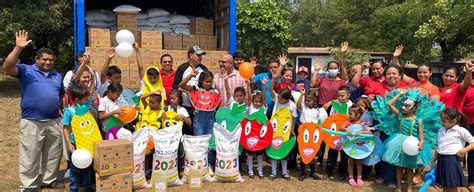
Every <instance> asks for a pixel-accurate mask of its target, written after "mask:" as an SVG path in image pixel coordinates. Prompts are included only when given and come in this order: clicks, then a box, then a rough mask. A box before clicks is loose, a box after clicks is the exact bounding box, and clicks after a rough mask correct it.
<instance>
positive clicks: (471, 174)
mask: <svg viewBox="0 0 474 192" xmlns="http://www.w3.org/2000/svg"><path fill="white" fill-rule="evenodd" d="M462 111H463V112H464V114H466V116H467V118H468V120H469V132H471V134H472V135H474V81H471V85H470V86H469V88H468V89H467V92H466V96H465V98H464V102H463V105H462ZM466 128H467V127H466ZM467 175H468V179H467V181H468V183H469V190H471V191H474V151H470V152H469V153H468V155H467Z"/></svg>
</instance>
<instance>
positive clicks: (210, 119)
mask: <svg viewBox="0 0 474 192" xmlns="http://www.w3.org/2000/svg"><path fill="white" fill-rule="evenodd" d="M215 122H216V111H199V110H196V111H194V119H193V132H194V135H195V136H199V135H207V134H212V129H213V128H214V123H215ZM215 157H216V153H215V152H214V151H209V152H208V153H207V161H208V163H209V165H211V167H213V166H214V164H215Z"/></svg>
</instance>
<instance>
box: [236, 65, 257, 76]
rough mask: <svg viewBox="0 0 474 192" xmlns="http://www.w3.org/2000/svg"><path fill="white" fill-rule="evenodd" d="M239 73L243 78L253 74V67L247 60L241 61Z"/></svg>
mask: <svg viewBox="0 0 474 192" xmlns="http://www.w3.org/2000/svg"><path fill="white" fill-rule="evenodd" d="M239 73H240V76H242V77H243V78H244V79H250V78H252V77H253V75H254V67H253V65H252V64H251V63H249V62H243V63H242V64H240V66H239Z"/></svg>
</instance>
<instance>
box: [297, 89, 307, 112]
mask: <svg viewBox="0 0 474 192" xmlns="http://www.w3.org/2000/svg"><path fill="white" fill-rule="evenodd" d="M300 92H301V96H300V97H299V98H298V101H297V102H296V108H297V109H298V110H300V111H301V110H302V109H303V105H302V102H303V97H305V92H306V90H304V89H301V90H300Z"/></svg>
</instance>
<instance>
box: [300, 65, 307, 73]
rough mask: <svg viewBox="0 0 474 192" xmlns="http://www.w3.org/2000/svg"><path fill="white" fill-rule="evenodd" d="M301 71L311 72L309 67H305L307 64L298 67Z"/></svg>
mask: <svg viewBox="0 0 474 192" xmlns="http://www.w3.org/2000/svg"><path fill="white" fill-rule="evenodd" d="M299 72H306V73H308V74H309V70H308V68H307V67H305V66H300V67H298V73H299Z"/></svg>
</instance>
